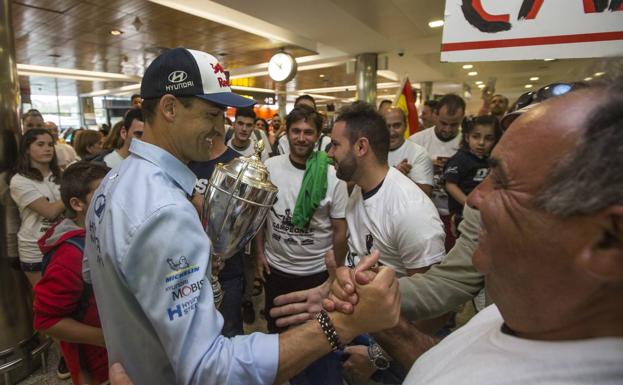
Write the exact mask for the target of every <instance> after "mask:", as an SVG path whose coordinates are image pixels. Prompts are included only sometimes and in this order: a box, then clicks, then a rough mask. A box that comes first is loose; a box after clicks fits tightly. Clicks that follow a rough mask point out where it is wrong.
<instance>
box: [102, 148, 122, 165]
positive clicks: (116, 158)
mask: <svg viewBox="0 0 623 385" xmlns="http://www.w3.org/2000/svg"><path fill="white" fill-rule="evenodd" d="M124 159H125V158H124V157H122V156H121V155H119V153H118V152H117V151H116V150H113V151H112V152H110V153H109V154H108V155H106V156H105V157H104V163H106V166H108V167H110V168H115V167H117V166H118V165H119V164H121V162H123V160H124Z"/></svg>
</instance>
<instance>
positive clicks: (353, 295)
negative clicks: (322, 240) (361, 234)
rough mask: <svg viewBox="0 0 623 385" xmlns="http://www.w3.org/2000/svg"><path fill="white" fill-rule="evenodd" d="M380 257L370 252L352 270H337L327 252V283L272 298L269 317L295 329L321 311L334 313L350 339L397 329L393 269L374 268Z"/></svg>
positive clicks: (340, 268)
mask: <svg viewBox="0 0 623 385" xmlns="http://www.w3.org/2000/svg"><path fill="white" fill-rule="evenodd" d="M379 257H380V255H379V252H378V251H373V252H372V254H371V255H368V256H365V257H363V258H362V259H361V261H360V262H359V264H358V265H357V266H356V267H355V268H354V269H350V268H347V267H339V268H337V266H336V263H335V256H334V255H333V251H332V250H330V251H329V252H327V254H326V256H325V263H326V266H327V271H328V273H329V278H328V279H327V281H325V282H324V283H323V284H322V285H320V286H317V287H315V288H312V289H308V290H301V291H296V292H292V293H288V294H284V295H281V296H279V297H277V298H275V300H274V305H275V307H273V308H272V309H271V310H270V315H271V317H273V318H275V319H276V324H277V326H280V327H285V326H291V325H297V324H301V323H304V322H306V321H308V320H310V319H313V318H314V317H315V316H316V314H317V313H318V312H320V310H322V309H323V308H324V309H325V310H326V311H328V312H335V313H334V314H332V318H334V317H337V318H339V319H340V321H342V320H343V321H344V325H342V327H344V328H346V329H348V336H349V337H350V336H356V335H359V334H361V333H366V332H368V333H374V332H378V331H381V330H385V329H389V328H392V327H394V326H396V324H397V323H398V319H399V316H400V291H399V290H398V280H397V279H396V276H395V273H394V270H393V269H392V268H389V267H376V266H377V262H378V260H379ZM338 313H341V314H338ZM351 333H353V334H351ZM344 337H346V336H344ZM345 339H349V338H345ZM344 342H346V341H344Z"/></svg>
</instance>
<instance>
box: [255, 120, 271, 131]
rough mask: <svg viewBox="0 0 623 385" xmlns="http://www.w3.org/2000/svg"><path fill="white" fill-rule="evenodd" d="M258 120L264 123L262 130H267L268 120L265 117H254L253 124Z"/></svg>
mask: <svg viewBox="0 0 623 385" xmlns="http://www.w3.org/2000/svg"><path fill="white" fill-rule="evenodd" d="M258 121H261V122H262V123H264V131H266V130H268V122H267V121H266V119H262V118H255V122H253V123H255V124H257V122H258Z"/></svg>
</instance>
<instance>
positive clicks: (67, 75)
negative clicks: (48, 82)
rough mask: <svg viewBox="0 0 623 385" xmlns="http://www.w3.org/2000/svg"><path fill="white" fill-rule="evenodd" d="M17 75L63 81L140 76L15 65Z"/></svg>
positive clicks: (136, 79) (122, 78)
mask: <svg viewBox="0 0 623 385" xmlns="http://www.w3.org/2000/svg"><path fill="white" fill-rule="evenodd" d="M17 73H18V74H19V75H21V76H47V77H59V78H64V79H76V80H83V79H84V78H85V77H87V78H93V79H95V80H111V81H126V82H135V81H140V80H141V78H140V76H129V75H124V74H118V73H113V72H99V71H85V70H76V69H69V68H57V67H46V66H39V65H32V64H17Z"/></svg>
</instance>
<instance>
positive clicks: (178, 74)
mask: <svg viewBox="0 0 623 385" xmlns="http://www.w3.org/2000/svg"><path fill="white" fill-rule="evenodd" d="M187 77H188V74H187V73H186V72H184V71H173V72H171V73H170V74H169V81H170V82H171V83H179V82H183V81H184V80H186V78H187Z"/></svg>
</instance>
